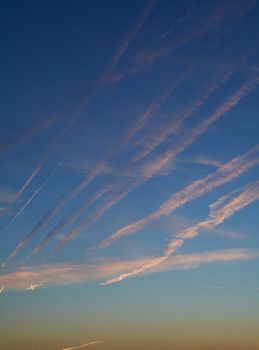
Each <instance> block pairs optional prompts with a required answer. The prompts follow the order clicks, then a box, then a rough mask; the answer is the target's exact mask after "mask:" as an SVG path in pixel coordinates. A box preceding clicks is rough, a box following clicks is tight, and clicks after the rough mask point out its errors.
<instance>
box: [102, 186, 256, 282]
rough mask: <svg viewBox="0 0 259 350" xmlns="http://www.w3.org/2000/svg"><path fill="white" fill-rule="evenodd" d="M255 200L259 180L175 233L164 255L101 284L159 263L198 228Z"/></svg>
mask: <svg viewBox="0 0 259 350" xmlns="http://www.w3.org/2000/svg"><path fill="white" fill-rule="evenodd" d="M224 197H225V196H224ZM256 200H259V181H256V182H255V183H253V184H250V185H248V186H247V187H246V188H245V190H244V191H243V192H242V193H241V194H239V195H238V196H236V197H234V198H233V199H231V200H230V201H229V202H228V203H227V204H225V205H224V206H223V207H221V208H218V207H217V209H213V210H211V212H210V214H209V216H208V219H206V220H204V221H201V222H199V223H198V224H196V225H194V226H191V227H189V228H187V229H185V230H183V231H181V232H180V233H178V234H177V235H176V238H177V239H175V238H174V239H172V240H171V241H170V242H169V244H168V245H167V247H166V248H165V249H164V255H162V256H160V257H158V258H154V259H151V260H150V261H149V262H147V263H145V264H144V265H143V266H141V267H140V268H137V269H134V270H132V271H131V272H128V273H124V274H121V275H120V276H118V277H115V278H112V279H109V280H108V281H106V282H103V283H101V284H102V285H106V284H112V283H116V282H120V281H122V280H124V279H126V278H129V277H133V276H136V275H138V274H140V273H143V272H144V271H146V270H149V269H151V268H153V267H155V266H157V265H160V264H161V263H162V262H164V261H165V260H167V259H168V258H169V257H170V256H171V255H172V254H173V253H174V252H175V251H176V250H177V249H179V248H180V247H181V246H182V245H183V243H184V240H186V239H189V238H193V237H196V236H197V235H198V234H199V230H200V229H205V228H207V229H213V228H215V227H216V226H218V225H220V224H222V223H223V222H224V221H225V220H226V219H227V218H229V217H231V216H233V215H234V214H235V212H237V211H239V210H241V209H243V208H245V207H247V206H248V205H249V204H251V203H253V202H254V201H256ZM218 203H219V201H217V205H218Z"/></svg>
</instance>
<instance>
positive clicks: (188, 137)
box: [143, 76, 259, 177]
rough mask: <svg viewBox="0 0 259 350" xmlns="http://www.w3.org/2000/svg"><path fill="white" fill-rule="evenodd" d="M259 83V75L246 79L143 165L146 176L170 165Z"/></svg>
mask: <svg viewBox="0 0 259 350" xmlns="http://www.w3.org/2000/svg"><path fill="white" fill-rule="evenodd" d="M258 83H259V77H258V76H256V77H255V78H251V79H250V80H248V81H245V82H244V83H243V84H242V85H241V86H240V87H239V88H238V89H237V90H236V91H235V92H234V94H232V95H231V96H230V97H229V98H228V99H227V100H226V101H225V102H223V103H222V104H221V105H219V107H218V108H216V110H215V111H214V112H213V113H212V114H211V115H210V116H209V117H207V118H205V119H204V120H202V122H200V123H199V124H198V125H197V126H196V127H194V128H193V129H192V130H189V131H187V132H186V134H185V135H184V136H183V137H182V138H181V139H180V141H179V142H178V143H176V144H173V146H172V147H170V148H169V149H167V150H166V152H164V153H163V154H162V155H160V156H158V157H157V158H156V159H155V160H153V161H151V162H150V163H148V164H145V165H144V167H143V175H144V176H145V177H152V176H153V175H154V174H155V173H157V172H158V171H160V170H161V169H163V167H166V166H168V164H169V163H170V162H171V161H172V160H174V159H175V157H176V156H177V155H178V154H179V153H181V152H183V151H184V150H185V149H186V148H187V147H188V146H190V145H191V144H192V143H193V142H194V141H195V140H196V139H197V138H198V137H199V136H200V135H202V134H204V133H205V132H206V131H207V130H208V128H209V127H210V126H211V125H212V124H213V123H215V122H216V121H217V120H219V119H220V118H222V117H223V116H224V115H225V114H226V113H227V112H229V111H230V110H231V109H232V108H234V107H235V106H236V105H237V104H238V103H239V101H240V100H241V98H243V97H245V96H246V95H247V94H248V93H249V91H250V90H251V89H253V88H254V87H255V86H256V85H257V84H258Z"/></svg>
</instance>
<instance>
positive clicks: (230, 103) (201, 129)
mask: <svg viewBox="0 0 259 350" xmlns="http://www.w3.org/2000/svg"><path fill="white" fill-rule="evenodd" d="M258 81H259V79H258V77H255V78H252V79H250V80H248V81H245V82H244V83H243V84H242V85H241V87H239V88H238V89H237V90H236V92H235V93H234V94H233V95H232V96H231V97H229V98H228V99H227V100H226V101H225V102H224V103H223V104H222V105H220V106H219V107H218V108H217V109H216V110H215V111H214V112H213V113H212V114H211V115H210V116H209V117H208V118H206V119H204V120H203V121H202V122H201V123H199V124H198V125H197V126H196V127H194V128H193V129H192V130H191V131H189V132H187V133H186V135H184V136H183V137H182V138H181V139H180V140H179V141H178V143H176V144H174V145H173V146H172V147H171V148H169V149H168V150H166V151H165V153H164V154H163V155H161V156H159V157H158V158H157V159H155V160H154V161H152V163H147V164H144V166H143V169H142V175H143V177H141V178H139V179H138V180H137V182H135V183H134V184H133V185H132V189H135V188H136V187H137V186H140V185H141V184H143V183H144V182H145V181H147V179H149V178H151V177H153V176H155V175H157V174H158V173H159V172H160V171H161V169H163V168H164V167H165V166H168V165H169V164H170V163H171V161H172V160H173V159H175V158H176V157H177V156H178V155H179V154H180V153H181V152H183V151H184V150H185V149H186V148H187V147H188V146H190V145H191V144H192V143H193V142H194V141H195V140H196V139H197V138H198V137H199V136H200V135H202V134H203V133H205V132H206V131H207V129H208V128H209V127H210V125H211V124H213V123H214V122H216V121H217V120H218V119H220V118H221V117H223V116H224V115H225V114H226V113H227V112H229V111H230V110H231V109H232V108H233V107H234V106H236V105H237V104H238V103H239V101H240V99H241V98H242V97H244V96H246V95H247V94H248V92H249V91H250V90H251V89H252V88H254V87H255V85H256V84H258ZM129 193H130V192H129V191H128V189H127V190H126V191H125V192H124V194H123V195H119V196H118V197H114V198H112V199H111V200H110V201H109V205H107V206H106V207H107V208H111V206H113V205H114V204H116V203H117V202H118V200H121V199H123V198H124V197H125V196H126V195H127V194H129ZM116 198H117V199H118V200H117V201H116V200H115V199H116ZM104 207H105V206H102V207H101V208H100V212H101V214H103V213H104ZM93 215H94V216H95V217H98V218H99V217H100V214H99V213H98V209H97V210H96V211H95V213H94V214H93ZM156 215H157V214H153V215H151V216H150V217H148V218H147V221H149V220H151V221H153V217H155V216H156ZM161 216H162V215H161ZM95 221H96V220H95ZM95 221H92V220H90V221H89V220H88V219H86V220H85V221H84V223H85V225H84V224H83V223H82V224H80V225H78V226H77V228H76V229H75V231H74V232H76V234H72V232H70V233H68V235H69V237H75V236H76V235H77V234H78V233H79V231H78V230H79V227H80V228H81V230H82V229H83V228H84V229H85V228H86V227H89V222H91V224H92V223H93V222H95ZM141 222H142V220H141ZM141 222H140V223H141ZM140 223H139V224H140ZM132 225H133V226H132V227H131V225H129V226H130V227H128V226H127V227H126V228H122V229H121V230H119V231H118V232H115V233H114V234H113V235H112V236H111V237H110V239H107V240H105V241H103V242H101V243H100V246H101V247H102V246H103V245H104V246H106V244H107V242H108V241H109V243H110V242H111V241H113V240H114V238H115V237H119V236H120V235H121V233H122V235H124V232H128V230H129V231H131V230H133V231H134V229H133V227H134V226H135V224H132ZM136 225H137V226H138V224H136ZM134 232H135V231H134ZM126 234H128V233H126ZM115 239H116V238H115ZM66 240H67V239H66V237H64V238H63V239H62V244H61V246H62V245H63V244H64V242H65V241H66ZM109 243H108V245H109Z"/></svg>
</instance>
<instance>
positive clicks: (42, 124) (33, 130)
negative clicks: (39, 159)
mask: <svg viewBox="0 0 259 350" xmlns="http://www.w3.org/2000/svg"><path fill="white" fill-rule="evenodd" d="M59 119H60V115H59V114H54V115H52V116H51V117H48V118H44V119H43V120H41V121H39V122H38V123H37V124H34V125H33V126H32V127H30V128H29V129H27V130H24V131H22V132H20V133H19V134H18V135H16V137H15V138H14V140H13V141H12V142H9V143H6V144H0V154H3V153H5V152H8V151H10V150H11V149H13V148H14V147H16V146H18V145H21V144H24V143H26V142H28V141H29V140H30V139H31V138H32V137H33V136H34V135H36V134H38V133H39V132H41V131H44V130H46V129H48V128H50V127H51V126H52V125H53V124H55V123H56V122H57V121H58V120H59Z"/></svg>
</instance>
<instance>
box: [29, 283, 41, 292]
mask: <svg viewBox="0 0 259 350" xmlns="http://www.w3.org/2000/svg"><path fill="white" fill-rule="evenodd" d="M42 285H43V283H31V284H30V286H29V287H28V288H26V290H34V289H36V288H39V287H41V286H42Z"/></svg>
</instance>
